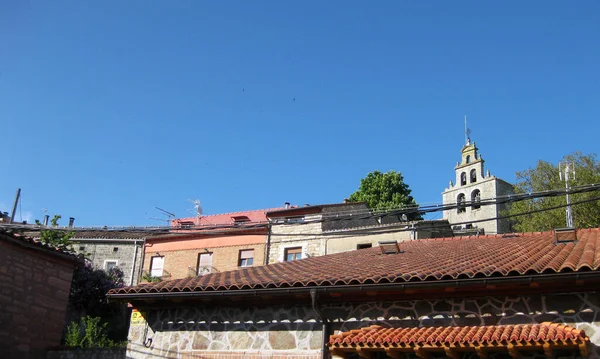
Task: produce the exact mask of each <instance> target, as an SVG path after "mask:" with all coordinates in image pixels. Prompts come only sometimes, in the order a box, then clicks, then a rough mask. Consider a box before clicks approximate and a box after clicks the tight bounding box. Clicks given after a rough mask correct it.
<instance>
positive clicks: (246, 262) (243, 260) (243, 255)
mask: <svg viewBox="0 0 600 359" xmlns="http://www.w3.org/2000/svg"><path fill="white" fill-rule="evenodd" d="M252 264H254V249H243V250H241V251H240V258H239V260H238V266H240V267H252Z"/></svg>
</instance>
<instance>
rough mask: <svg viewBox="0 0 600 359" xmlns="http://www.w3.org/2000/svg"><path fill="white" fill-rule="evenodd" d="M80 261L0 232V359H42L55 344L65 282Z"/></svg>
mask: <svg viewBox="0 0 600 359" xmlns="http://www.w3.org/2000/svg"><path fill="white" fill-rule="evenodd" d="M81 261H82V259H80V258H78V257H76V256H75V255H73V254H72V253H69V252H65V251H62V250H59V249H55V248H51V247H48V246H46V245H44V244H42V243H41V242H39V241H37V240H35V239H32V238H29V237H24V236H22V235H19V234H12V233H9V232H5V231H0V308H1V310H0V323H1V325H0V358H43V357H44V355H45V352H46V351H47V350H48V349H50V348H53V347H56V346H58V345H60V340H61V337H62V332H63V326H64V324H65V323H64V321H65V318H66V311H67V303H68V299H69V291H70V288H71V279H72V277H73V271H74V270H75V267H76V266H77V265H78V263H80V262H81Z"/></svg>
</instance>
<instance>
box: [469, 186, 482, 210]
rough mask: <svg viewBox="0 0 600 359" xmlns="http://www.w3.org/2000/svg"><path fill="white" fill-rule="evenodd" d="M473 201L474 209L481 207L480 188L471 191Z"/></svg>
mask: <svg viewBox="0 0 600 359" xmlns="http://www.w3.org/2000/svg"><path fill="white" fill-rule="evenodd" d="M471 203H472V204H473V209H479V208H481V192H479V190H478V189H476V190H474V191H473V192H471Z"/></svg>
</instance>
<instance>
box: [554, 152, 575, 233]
mask: <svg viewBox="0 0 600 359" xmlns="http://www.w3.org/2000/svg"><path fill="white" fill-rule="evenodd" d="M563 167H564V168H563ZM558 171H559V172H558V177H559V178H560V180H561V181H565V188H566V192H567V228H573V226H574V224H573V209H572V208H571V197H570V196H569V189H570V187H569V180H570V179H571V178H570V177H569V175H571V174H572V175H573V180H575V179H576V178H575V163H574V162H571V163H569V162H565V164H564V165H563V164H562V163H561V162H559V163H558Z"/></svg>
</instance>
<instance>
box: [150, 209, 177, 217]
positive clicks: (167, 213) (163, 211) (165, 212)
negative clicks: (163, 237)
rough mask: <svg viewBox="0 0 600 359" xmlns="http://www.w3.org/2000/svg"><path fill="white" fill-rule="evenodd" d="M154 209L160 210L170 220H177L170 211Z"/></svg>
mask: <svg viewBox="0 0 600 359" xmlns="http://www.w3.org/2000/svg"><path fill="white" fill-rule="evenodd" d="M154 208H156V209H158V210H159V211H161V212H162V213H163V214H164V215H166V216H167V217H169V218H175V215H174V214H173V213H171V212H169V211H165V210H164V209H162V208H158V207H154Z"/></svg>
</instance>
